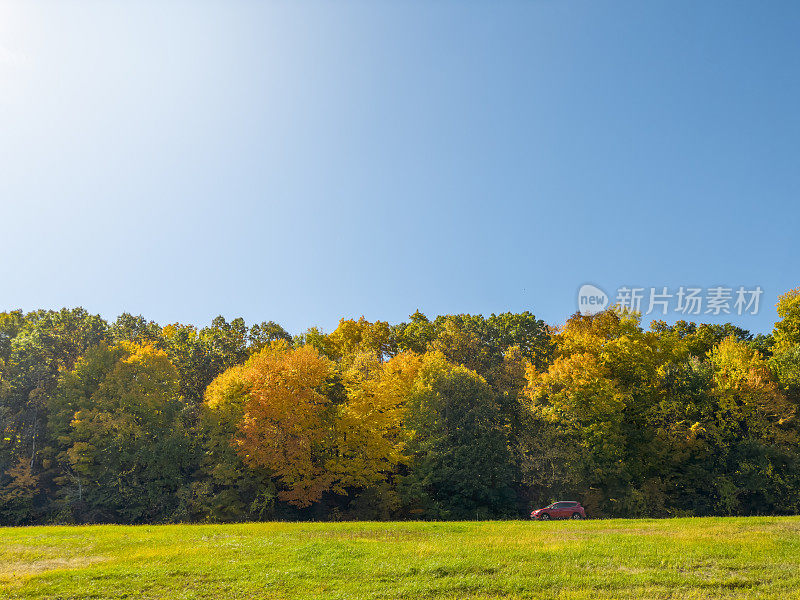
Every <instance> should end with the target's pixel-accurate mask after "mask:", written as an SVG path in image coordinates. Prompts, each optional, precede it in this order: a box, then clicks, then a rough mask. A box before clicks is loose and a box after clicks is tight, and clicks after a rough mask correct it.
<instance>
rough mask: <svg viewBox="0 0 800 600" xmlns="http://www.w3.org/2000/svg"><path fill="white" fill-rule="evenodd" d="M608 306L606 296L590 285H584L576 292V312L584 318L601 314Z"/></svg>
mask: <svg viewBox="0 0 800 600" xmlns="http://www.w3.org/2000/svg"><path fill="white" fill-rule="evenodd" d="M607 306H608V294H606V293H605V292H604V291H603V290H601V289H600V288H599V287H597V286H595V285H592V284H591V283H584V284H583V285H582V286H581V289H579V290H578V311H579V312H580V313H581V314H582V315H585V316H589V315H596V314H597V313H599V312H603V311H604V310H605V309H606V307H607Z"/></svg>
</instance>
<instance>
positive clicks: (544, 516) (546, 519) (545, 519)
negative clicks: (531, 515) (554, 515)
mask: <svg viewBox="0 0 800 600" xmlns="http://www.w3.org/2000/svg"><path fill="white" fill-rule="evenodd" d="M539 520H540V521H549V520H550V515H548V514H547V513H544V514H543V515H541V516H540V517H539Z"/></svg>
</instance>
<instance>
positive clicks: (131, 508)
mask: <svg viewBox="0 0 800 600" xmlns="http://www.w3.org/2000/svg"><path fill="white" fill-rule="evenodd" d="M799 402H800V288H797V289H794V290H791V291H789V292H787V293H785V294H783V295H782V296H780V298H779V300H778V303H777V322H776V323H775V327H774V329H773V331H772V332H771V333H769V334H758V335H754V334H752V333H751V332H749V331H746V330H744V329H742V328H740V327H737V326H735V325H732V324H726V325H719V324H702V323H691V322H686V321H678V322H676V323H675V324H667V323H666V322H663V321H654V322H652V323H651V324H650V325H649V326H648V327H647V328H645V327H643V325H642V321H641V316H640V315H638V314H636V313H628V312H624V311H621V310H619V309H610V310H606V311H605V312H602V313H599V314H597V315H593V316H582V315H580V314H575V315H574V316H572V317H571V318H570V319H568V320H567V322H566V323H565V324H563V325H561V326H557V327H556V326H551V325H548V324H546V323H544V322H543V321H542V320H539V319H537V318H536V317H535V316H534V315H533V314H531V313H529V312H523V313H504V314H498V315H495V314H493V315H491V316H489V317H483V316H481V315H468V314H461V315H443V316H438V317H435V318H428V317H426V316H425V315H423V314H421V313H420V312H419V311H417V312H416V313H414V314H413V315H411V316H410V317H409V319H408V320H407V321H406V322H403V323H399V324H389V323H387V322H382V321H375V322H370V321H367V320H366V319H364V318H363V317H362V318H360V319H357V320H356V319H342V320H341V321H340V323H339V325H338V327H337V328H336V329H335V330H334V331H332V332H330V333H324V332H323V331H321V330H319V329H317V328H311V329H309V330H307V331H306V332H305V333H303V334H300V335H295V336H292V335H290V334H289V333H288V332H287V331H286V330H284V328H283V327H281V326H280V325H278V324H276V323H274V322H271V321H270V322H263V323H260V324H255V325H252V326H248V325H247V324H246V323H245V322H244V320H243V319H241V318H237V319H234V320H232V321H230V322H229V321H227V320H226V319H225V318H223V317H217V318H216V319H214V321H213V322H212V323H211V325H210V326H207V327H202V328H198V327H196V326H193V325H184V324H179V323H176V324H170V325H166V326H162V325H159V324H157V323H155V322H153V321H148V320H147V319H146V318H144V317H142V316H134V315H130V314H123V315H121V316H120V317H118V318H117V319H116V320H115V321H113V322H107V321H106V320H104V319H103V318H101V317H100V316H98V315H92V314H89V313H88V312H87V311H86V310H84V309H82V308H75V309H62V310H59V311H52V310H36V311H32V312H27V313H25V312H23V311H20V310H15V311H9V312H4V313H0V429H2V432H1V433H2V435H1V436H0V524H2V525H21V524H47V523H181V522H238V521H257V520H356V519H370V520H390V519H414V520H428V519H490V518H498V519H499V518H520V517H525V516H526V515H527V513H528V512H529V510H530V509H531V507H534V506H541V505H544V504H546V503H548V502H550V501H551V500H554V499H574V500H579V501H581V502H582V503H583V505H584V506H585V507H586V510H587V513H588V514H589V515H590V516H592V517H669V516H705V515H756V514H796V513H798V512H800V446H799V445H798V439H799V438H800V425H799V424H798V419H797V408H798V403H799Z"/></svg>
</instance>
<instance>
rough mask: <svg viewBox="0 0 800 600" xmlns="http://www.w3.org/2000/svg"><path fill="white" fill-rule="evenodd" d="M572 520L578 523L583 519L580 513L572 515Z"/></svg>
mask: <svg viewBox="0 0 800 600" xmlns="http://www.w3.org/2000/svg"><path fill="white" fill-rule="evenodd" d="M572 518H573V519H575V520H576V521H580V520H581V519H582V518H583V517H582V516H581V513H572Z"/></svg>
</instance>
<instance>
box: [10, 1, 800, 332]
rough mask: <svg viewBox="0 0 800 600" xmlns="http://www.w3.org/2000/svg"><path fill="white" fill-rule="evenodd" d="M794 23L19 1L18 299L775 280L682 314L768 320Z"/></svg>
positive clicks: (553, 313)
mask: <svg viewBox="0 0 800 600" xmlns="http://www.w3.org/2000/svg"><path fill="white" fill-rule="evenodd" d="M798 31H800V4H798V3H795V2H788V1H787V2H780V1H775V2H769V3H757V2H729V1H716V2H715V1H707V2H695V1H675V0H671V1H668V2H658V1H653V2H639V1H635V2H624V1H619V2H596V1H586V2H570V1H564V2H561V1H559V2H555V1H534V0H531V1H528V2H511V1H488V0H487V1H486V2H463V1H445V0H433V1H429V2H421V1H403V2H399V1H398V2H390V1H388V0H383V1H378V2H375V1H369V2H348V1H341V2H332V1H322V2H311V1H308V2H305V1H302V0H295V1H292V2H288V1H287V2H266V1H264V2H256V1H236V0H224V1H223V0H220V1H218V2H211V1H204V0H193V1H191V2H179V1H177V0H160V1H157V2H156V1H146V0H145V1H141V2H121V1H110V2H109V1H97V2H94V1H90V0H84V1H81V2H78V1H74V0H64V1H60V2H55V1H52V2H38V1H32V0H25V1H21V2H7V1H5V0H0V243H1V244H2V246H1V247H2V260H1V261H0V310H3V309H16V308H21V309H24V310H32V309H36V308H53V309H57V308H60V307H62V306H69V307H72V306H83V307H85V308H86V309H87V310H89V311H91V312H93V313H100V314H102V315H103V316H104V317H106V318H110V319H113V318H114V317H115V316H116V315H118V314H120V313H122V312H130V313H133V314H143V315H145V316H146V317H148V318H149V319H153V320H156V321H158V322H160V323H162V324H166V323H171V322H177V321H180V322H183V323H195V324H198V325H203V324H207V323H208V322H210V320H211V319H212V318H213V317H214V316H216V315H218V314H222V315H224V316H226V317H228V318H233V317H236V316H243V317H244V318H245V319H246V320H247V322H248V323H254V322H261V321H265V320H274V321H277V322H279V323H281V324H283V325H284V327H286V328H287V329H288V330H289V331H291V332H293V333H298V332H300V331H303V330H305V329H306V328H307V327H309V326H319V327H322V328H323V329H324V330H326V331H330V330H332V329H333V328H335V327H336V324H337V323H338V320H339V318H340V317H355V318H357V317H359V316H361V315H364V316H365V317H366V318H368V319H370V320H376V319H380V320H387V321H390V322H399V321H402V320H404V319H406V318H407V316H408V315H409V314H411V313H413V312H414V311H415V310H417V309H419V310H421V311H422V312H423V313H426V314H427V315H429V316H434V315H437V314H449V313H482V314H484V315H489V314H491V313H501V312H506V311H514V312H518V311H525V310H527V311H531V312H532V313H534V314H535V315H536V316H537V317H539V318H542V319H544V320H545V321H547V322H548V323H552V324H559V323H563V322H564V321H565V320H566V319H567V318H568V317H569V315H570V314H572V313H574V312H575V311H576V310H577V308H578V304H577V302H578V300H577V293H578V289H579V288H580V287H581V286H582V285H583V284H585V283H592V284H594V285H596V286H598V287H600V288H601V289H602V290H604V291H605V292H606V293H607V294H608V296H609V297H610V298H612V300H613V298H614V297H615V296H617V290H618V289H619V288H620V287H622V286H627V287H641V288H644V289H645V291H646V292H649V289H650V288H651V287H654V288H657V289H658V290H659V292H660V291H661V288H663V287H667V288H668V293H675V292H676V290H678V289H679V288H680V287H681V286H684V287H687V288H688V287H697V288H701V289H703V290H707V289H708V288H712V287H724V288H730V289H731V290H734V291H733V294H734V296H735V290H736V289H738V288H739V287H744V288H746V289H747V290H751V289H755V288H756V286H760V288H761V289H762V290H763V295H762V296H761V297H760V305H761V306H760V310H759V312H758V314H756V315H752V314H748V313H747V312H746V311H745V313H746V314H743V315H738V314H736V311H735V310H734V309H733V303H732V302H731V312H732V314H728V315H725V314H721V315H719V316H716V315H714V314H700V315H697V316H688V317H687V316H686V315H683V314H680V313H679V312H676V311H675V310H674V306H673V305H670V307H669V309H668V314H667V315H666V316H661V315H658V318H664V319H666V320H667V321H674V320H676V319H678V318H689V319H691V320H701V321H708V322H723V321H731V322H733V323H735V324H737V325H740V326H742V327H746V328H748V329H750V330H752V331H756V332H760V331H762V332H767V331H770V330H771V328H772V324H773V322H774V321H775V320H776V318H777V317H776V314H775V310H774V304H775V301H776V299H777V296H778V295H779V294H781V293H783V292H785V291H787V290H789V289H791V288H794V287H797V286H798V285H800V270H799V269H798V265H799V264H800V244H798V235H797V234H798V230H799V226H800V203H798V199H800V110H798V107H800V36H798V34H797V32H798ZM705 293H706V292H705V291H704V294H705ZM645 297H647V295H646V294H645ZM646 308H647V307H646V306H643V310H644V309H646ZM704 309H705V307H704ZM751 311H752V308H751ZM653 316H654V315H650V316H645V321H648V320H649V319H650V318H653Z"/></svg>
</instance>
